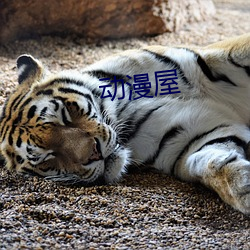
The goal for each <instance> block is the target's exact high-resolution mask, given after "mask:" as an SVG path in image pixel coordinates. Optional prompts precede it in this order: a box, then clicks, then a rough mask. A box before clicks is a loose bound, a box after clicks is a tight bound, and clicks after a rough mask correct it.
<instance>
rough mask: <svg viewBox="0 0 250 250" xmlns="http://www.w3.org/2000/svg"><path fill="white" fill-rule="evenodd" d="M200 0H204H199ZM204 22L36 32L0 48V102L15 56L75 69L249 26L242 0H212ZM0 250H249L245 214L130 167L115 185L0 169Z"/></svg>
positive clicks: (190, 187) (12, 77)
mask: <svg viewBox="0 0 250 250" xmlns="http://www.w3.org/2000/svg"><path fill="white" fill-rule="evenodd" d="M204 1H205V0H204ZM215 3H216V8H217V13H216V15H215V16H214V17H213V18H211V20H210V21H207V22H200V23H197V24H194V25H187V26H185V27H183V29H182V30H180V31H179V32H177V33H171V34H170V33H166V34H163V35H160V36H157V37H153V38H141V39H124V40H121V41H96V42H95V43H94V44H93V43H90V41H86V40H84V39H80V38H77V37H65V38H53V37H43V38H39V39H37V40H28V41H21V42H15V43H11V44H8V45H5V46H2V47H0V105H2V104H3V102H4V100H5V98H6V96H8V94H9V93H10V91H12V90H13V87H14V86H15V84H16V81H17V75H16V67H15V60H16V58H17V57H18V56H19V55H20V54H23V53H28V54H32V55H33V56H35V57H37V58H40V59H41V60H42V61H43V62H44V63H45V64H47V65H48V67H49V68H50V69H51V71H58V70H61V69H69V68H75V69H81V68H83V67H84V66H86V65H88V64H90V63H92V62H94V61H96V60H98V59H100V58H103V57H105V56H107V55H109V54H112V53H114V52H119V51H121V50H124V49H130V48H138V47H141V46H145V45H148V44H161V45H172V44H174V45H178V44H192V45H205V44H208V43H211V42H215V41H218V40H222V39H224V38H226V37H230V36H234V35H240V34H243V33H246V32H250V24H249V23H250V1H249V0H245V1H243V0H239V1H237V0H216V1H215ZM0 192H1V194H0V211H1V213H0V249H169V248H170V249H250V218H249V217H247V216H244V215H243V214H241V213H239V212H236V211H234V210H233V209H232V208H231V207H229V206H228V205H226V204H224V203H223V202H222V201H221V200H220V199H219V197H218V196H217V195H216V194H215V193H213V192H212V191H210V190H208V189H206V188H205V187H203V186H200V185H198V184H190V183H183V182H180V181H178V180H176V179H174V178H172V177H168V176H164V175H160V174H158V173H155V172H153V171H146V172H145V171H142V170H139V169H137V171H135V172H134V173H132V174H130V175H127V176H125V177H124V179H123V180H122V181H121V182H120V183H119V184H117V185H113V186H100V187H89V188H68V187H62V186H59V185H56V184H55V183H51V182H48V181H44V180H42V179H38V178H35V177H29V178H27V177H23V176H19V175H15V174H10V173H8V172H7V171H6V170H5V169H0Z"/></svg>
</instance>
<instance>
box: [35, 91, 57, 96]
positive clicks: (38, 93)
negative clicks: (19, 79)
mask: <svg viewBox="0 0 250 250" xmlns="http://www.w3.org/2000/svg"><path fill="white" fill-rule="evenodd" d="M53 92H54V91H53V89H46V90H40V91H38V92H37V93H36V96H39V95H53Z"/></svg>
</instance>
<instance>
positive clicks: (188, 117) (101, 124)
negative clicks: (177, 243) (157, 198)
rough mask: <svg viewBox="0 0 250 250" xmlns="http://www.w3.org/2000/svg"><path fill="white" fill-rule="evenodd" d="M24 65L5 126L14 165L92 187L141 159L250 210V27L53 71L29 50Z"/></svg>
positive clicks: (9, 163)
mask: <svg viewBox="0 0 250 250" xmlns="http://www.w3.org/2000/svg"><path fill="white" fill-rule="evenodd" d="M17 67H18V82H19V85H18V87H17V88H16V90H15V91H14V93H13V94H11V95H10V97H9V99H8V100H7V101H6V103H5V106H4V108H3V113H2V117H1V125H0V131H1V145H0V147H1V150H0V151H1V154H2V155H3V157H4V158H5V161H6V167H7V168H8V169H10V170H16V171H18V172H24V173H30V174H36V175H39V176H43V177H46V178H47V179H50V180H54V181H59V182H64V183H67V184H80V185H85V186H89V185H100V184H108V183H114V182H117V181H118V180H119V179H120V178H121V176H122V175H123V173H125V172H126V168H127V166H129V165H130V164H131V163H133V162H137V163H140V164H142V165H147V166H152V167H154V168H156V169H158V170H160V171H162V172H163V173H167V174H173V175H174V176H176V177H177V178H179V179H181V180H184V181H192V182H201V183H203V184H204V185H206V186H207V187H209V188H211V189H213V190H215V191H216V192H217V193H218V194H219V195H220V197H221V198H222V199H223V200H224V201H225V202H226V203H228V204H230V205H231V206H232V207H234V208H235V209H238V210H239V211H241V212H243V213H246V214H247V213H250V146H249V145H250V144H249V141H250V130H249V127H248V126H249V124H250V107H249V99H250V34H246V35H243V36H240V37H236V38H232V39H229V40H226V41H223V42H218V43H215V44H212V45H210V46H207V47H203V48H186V47H162V46H150V47H146V48H143V49H139V50H130V51H125V52H122V53H120V54H117V55H114V56H111V57H109V58H106V59H104V60H102V61H99V62H97V63H95V64H93V65H91V66H89V67H87V68H85V69H84V70H83V71H82V72H75V71H63V72H59V73H58V74H51V73H50V72H48V71H47V70H45V68H44V67H43V65H42V63H41V62H40V61H39V60H36V59H34V58H33V57H32V56H29V55H22V56H20V57H19V58H18V60H17Z"/></svg>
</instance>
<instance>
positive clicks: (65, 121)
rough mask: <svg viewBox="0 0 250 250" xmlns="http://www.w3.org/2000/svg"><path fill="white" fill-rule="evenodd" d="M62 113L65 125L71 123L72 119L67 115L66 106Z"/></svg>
mask: <svg viewBox="0 0 250 250" xmlns="http://www.w3.org/2000/svg"><path fill="white" fill-rule="evenodd" d="M61 114H62V120H63V123H64V124H65V125H68V124H70V121H69V120H68V119H67V116H66V113H65V109H64V108H63V109H62V111H61Z"/></svg>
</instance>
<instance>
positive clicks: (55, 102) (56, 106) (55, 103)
mask: <svg viewBox="0 0 250 250" xmlns="http://www.w3.org/2000/svg"><path fill="white" fill-rule="evenodd" d="M50 102H51V103H53V104H54V105H55V109H54V111H55V112H56V111H57V110H58V109H59V104H58V102H57V101H55V100H51V101H50Z"/></svg>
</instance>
